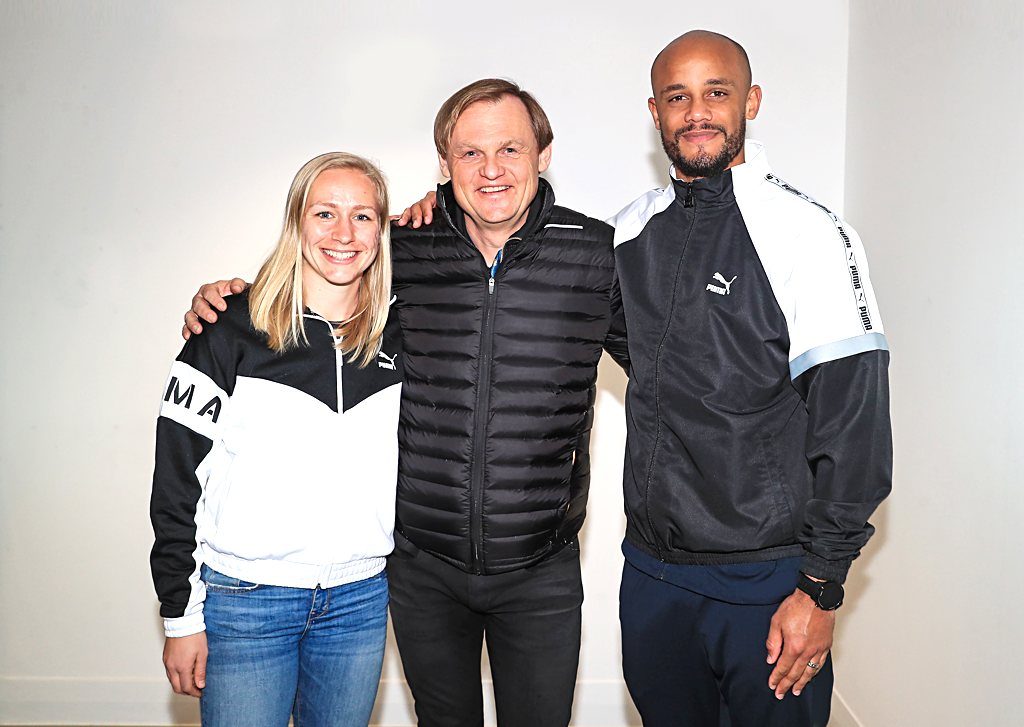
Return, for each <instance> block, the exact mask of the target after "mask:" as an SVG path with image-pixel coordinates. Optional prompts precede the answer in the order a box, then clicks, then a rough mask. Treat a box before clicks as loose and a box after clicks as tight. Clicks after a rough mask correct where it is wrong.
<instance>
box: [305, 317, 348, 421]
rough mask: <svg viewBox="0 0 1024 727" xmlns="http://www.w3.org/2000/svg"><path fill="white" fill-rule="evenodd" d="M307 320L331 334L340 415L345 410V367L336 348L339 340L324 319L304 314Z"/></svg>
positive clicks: (343, 359) (329, 323)
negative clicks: (321, 325)
mask: <svg viewBox="0 0 1024 727" xmlns="http://www.w3.org/2000/svg"><path fill="white" fill-rule="evenodd" d="M303 315H305V316H306V317H308V318H313V319H315V320H318V321H321V322H322V323H324V325H326V326H327V330H329V331H330V332H331V340H332V341H334V346H333V348H334V385H335V387H336V388H337V396H338V413H339V414H341V413H342V412H343V411H344V410H345V396H344V388H343V386H342V368H343V367H344V365H345V355H344V354H343V353H342V352H341V349H339V348H338V344H339V343H341V339H339V338H338V337H337V336H335V335H334V326H332V325H331V322H330V321H329V320H327V319H326V318H324V317H322V316H319V315H317V314H316V313H304V314H303Z"/></svg>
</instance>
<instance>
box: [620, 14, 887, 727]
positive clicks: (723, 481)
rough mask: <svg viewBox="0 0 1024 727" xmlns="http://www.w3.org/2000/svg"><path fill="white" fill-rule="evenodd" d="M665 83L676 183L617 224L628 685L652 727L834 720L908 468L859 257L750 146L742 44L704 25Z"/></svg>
mask: <svg viewBox="0 0 1024 727" xmlns="http://www.w3.org/2000/svg"><path fill="white" fill-rule="evenodd" d="M651 85H652V90H653V96H652V97H651V98H650V100H649V101H648V105H649V107H650V111H651V115H652V117H653V119H654V125H655V127H656V128H657V129H658V131H659V132H660V134H661V139H662V143H663V146H664V149H665V153H666V154H667V155H668V157H669V159H670V160H671V162H672V170H671V179H670V182H669V184H668V186H667V187H665V188H664V189H659V190H655V191H653V192H650V193H648V194H645V195H644V196H643V197H640V198H639V199H637V200H635V201H634V202H633V203H631V204H630V205H628V206H627V207H626V208H625V209H623V210H622V211H621V212H620V213H619V214H618V215H617V216H616V217H615V220H614V224H615V265H616V269H617V271H618V277H619V281H620V285H621V289H622V298H623V306H624V309H625V314H626V324H627V325H626V328H627V330H628V333H629V335H628V341H629V353H630V361H631V372H630V381H629V388H628V391H627V411H628V421H627V451H626V462H625V469H624V493H625V501H626V514H627V531H626V538H625V541H624V543H623V546H622V550H623V553H624V554H625V557H626V562H625V566H624V570H623V578H622V588H621V593H620V616H621V623H622V648H623V667H624V672H625V676H626V683H627V685H628V687H629V691H630V694H631V696H632V697H633V700H634V702H635V703H636V705H637V708H638V709H639V711H640V714H641V715H642V716H643V720H644V724H645V725H646V726H647V727H659V726H661V725H665V726H668V725H673V726H676V725H709V726H711V727H715V726H717V725H719V724H731V725H734V727H735V726H739V725H751V726H754V725H756V726H757V727H765V726H766V725H779V726H783V725H784V726H785V727H800V726H802V725H825V724H826V723H827V721H828V716H829V704H830V698H831V691H832V671H831V662H830V660H829V651H830V648H831V646H832V635H833V629H834V626H835V613H836V611H835V609H836V608H838V607H839V606H840V605H841V604H842V600H843V589H842V583H843V581H844V580H845V578H846V575H847V571H848V570H849V567H850V563H851V561H853V559H854V558H856V557H857V555H858V553H859V552H860V549H861V548H862V547H863V546H864V544H865V543H866V542H867V540H868V538H869V537H870V536H871V533H872V532H873V528H872V526H871V525H870V524H869V523H868V517H869V516H870V515H871V513H872V512H873V511H874V510H875V508H876V507H877V506H878V504H879V503H880V502H881V501H882V500H883V499H884V498H885V496H886V495H887V494H888V492H889V489H890V482H891V474H892V443H891V435H890V424H889V399H888V379H887V367H888V361H889V354H888V346H887V343H886V339H885V336H884V334H883V329H882V322H881V319H880V318H879V315H878V307H877V305H876V303H875V297H874V294H873V292H872V289H871V284H870V282H869V280H868V274H867V273H868V270H867V264H866V261H865V257H864V249H863V247H862V246H861V242H860V240H859V238H858V237H857V234H856V233H855V232H854V230H853V229H852V228H851V227H850V226H849V225H847V224H846V223H845V222H844V221H843V220H841V219H839V218H838V217H837V216H836V215H834V214H833V213H831V212H830V211H829V210H828V209H826V208H825V207H824V206H823V205H821V204H819V203H817V202H815V201H814V200H812V199H811V198H810V197H808V196H807V195H805V194H803V193H801V192H800V191H798V190H797V189H795V188H794V187H792V186H790V185H789V184H787V183H786V182H784V181H782V180H781V179H780V178H779V177H778V176H776V175H775V174H774V173H773V172H772V171H771V169H770V168H769V166H768V162H767V159H766V155H765V151H764V147H763V146H762V145H760V144H758V143H757V142H753V141H746V140H745V136H746V122H747V120H750V119H753V118H755V117H756V116H757V112H758V108H759V106H760V103H761V89H760V88H759V87H758V86H756V85H752V84H751V73H750V65H749V62H748V60H747V54H746V52H745V51H744V50H743V48H742V47H741V46H740V45H739V44H737V43H736V42H735V41H733V40H731V39H729V38H726V37H725V36H722V35H718V34H716V33H710V32H706V31H694V32H691V33H687V34H685V35H683V36H681V37H679V38H677V39H676V40H674V41H673V42H672V43H670V44H669V45H668V46H667V47H666V48H665V49H664V50H663V51H662V52H661V53H660V54H659V55H658V57H657V59H656V60H655V62H654V65H653V67H652V69H651Z"/></svg>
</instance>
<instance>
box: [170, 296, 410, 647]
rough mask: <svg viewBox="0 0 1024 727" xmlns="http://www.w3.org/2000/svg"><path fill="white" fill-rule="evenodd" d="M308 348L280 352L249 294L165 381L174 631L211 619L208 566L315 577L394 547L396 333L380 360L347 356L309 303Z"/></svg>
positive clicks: (288, 580) (375, 567) (393, 326)
mask: <svg viewBox="0 0 1024 727" xmlns="http://www.w3.org/2000/svg"><path fill="white" fill-rule="evenodd" d="M305 327H306V335H307V337H308V339H309V345H308V346H300V347H299V348H296V349H292V350H289V351H287V352H285V353H283V354H278V353H275V352H274V351H273V350H271V349H270V348H269V347H268V346H267V344H266V339H265V337H264V336H263V334H261V333H259V332H257V331H256V330H254V329H253V327H252V324H251V322H250V318H249V303H248V294H247V293H243V294H242V295H239V296H232V298H231V305H230V306H229V307H228V310H227V311H226V312H224V313H222V314H221V315H220V319H219V322H218V323H217V325H215V326H210V327H209V328H207V330H206V331H204V333H203V335H202V336H193V337H192V338H191V339H189V340H188V342H186V344H185V347H184V348H183V349H182V351H181V353H180V354H179V355H178V358H177V360H175V362H174V365H173V366H172V367H171V373H170V376H169V378H168V381H167V385H166V386H165V387H164V394H163V403H162V405H161V408H160V418H159V420H158V422H157V434H156V467H155V472H154V475H153V496H152V501H151V505H150V512H151V517H152V521H153V530H154V533H155V535H156V542H155V544H154V545H153V552H152V555H151V558H150V561H151V565H152V570H153V582H154V584H155V585H156V591H157V595H158V596H159V598H160V604H161V605H160V614H161V615H162V616H163V617H164V629H165V632H166V634H167V635H168V636H187V635H189V634H193V633H197V632H199V631H202V630H204V628H205V627H204V622H203V600H204V598H205V595H206V590H205V587H204V584H203V582H202V581H201V580H200V578H199V569H200V566H201V565H202V564H203V563H206V564H207V565H209V566H210V567H211V568H213V569H214V570H217V571H220V572H222V573H224V574H226V575H229V576H231V577H234V578H240V579H243V580H246V581H252V582H254V583H260V584H265V585H275V586H289V587H295V588H314V587H316V586H318V585H319V586H321V587H323V588H331V587H333V586H338V585H342V584H344V583H350V582H354V581H358V580H362V579H364V578H369V577H370V576H372V575H375V574H376V573H379V572H380V571H381V570H382V569H383V568H384V564H385V556H387V555H388V554H389V553H390V552H391V550H392V547H393V545H394V541H393V539H392V534H393V529H394V511H395V477H396V473H397V468H398V437H397V432H398V412H399V405H400V398H401V382H402V373H403V372H402V356H401V335H400V329H399V325H398V320H397V316H396V315H395V314H394V312H393V311H392V315H391V319H390V320H389V321H388V324H387V328H386V329H385V332H384V338H383V342H382V345H381V351H380V353H379V354H378V356H377V360H376V361H375V362H373V363H371V364H370V365H369V366H367V367H365V368H359V367H358V366H357V365H356V364H355V363H351V362H347V361H344V360H343V357H342V353H341V352H340V351H338V350H337V349H336V348H335V338H334V326H332V324H331V323H329V322H328V321H326V320H325V319H323V318H321V317H319V316H317V315H315V314H313V313H309V312H307V314H306V316H305Z"/></svg>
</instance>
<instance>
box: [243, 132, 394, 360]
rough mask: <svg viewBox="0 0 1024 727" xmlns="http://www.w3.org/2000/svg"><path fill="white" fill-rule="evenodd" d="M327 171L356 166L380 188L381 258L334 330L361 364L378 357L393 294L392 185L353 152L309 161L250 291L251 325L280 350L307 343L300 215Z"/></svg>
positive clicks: (350, 355) (290, 192)
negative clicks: (349, 314) (347, 315)
mask: <svg viewBox="0 0 1024 727" xmlns="http://www.w3.org/2000/svg"><path fill="white" fill-rule="evenodd" d="M328 169H354V170H356V171H359V172H362V173H363V174H365V175H366V177H367V179H369V180H370V181H371V182H373V186H374V188H375V190H376V192H377V208H378V209H377V217H378V225H379V228H380V246H379V249H378V251H377V257H376V259H374V261H373V262H372V263H371V264H370V267H369V268H367V269H366V272H364V273H363V277H362V279H361V280H360V283H359V300H358V303H357V305H356V310H355V312H354V313H353V314H352V317H351V318H349V319H348V320H346V321H343V322H342V323H341V325H340V326H339V327H338V329H337V331H336V335H337V336H340V338H341V343H340V344H339V345H338V348H339V349H341V351H343V352H344V353H345V354H346V355H347V356H348V358H349V360H350V361H355V362H356V363H357V364H358V365H359V367H360V368H362V367H364V366H366V365H368V364H369V363H370V362H371V361H373V360H374V359H375V358H376V357H377V352H378V351H379V350H380V339H381V336H382V335H383V334H384V326H385V324H386V323H387V320H388V305H389V301H390V298H391V239H390V238H391V235H390V227H389V221H390V220H389V218H388V210H389V204H388V188H387V182H385V180H384V175H383V174H381V171H380V170H379V169H378V168H377V167H376V166H374V165H373V164H372V163H371V162H369V161H367V160H366V159H363V158H362V157H358V156H356V155H354V154H347V153H345V152H328V153H327V154H321V155H320V156H318V157H315V158H313V159H310V160H309V161H308V162H306V163H305V164H304V165H303V166H302V169H300V170H299V171H298V173H297V174H296V175H295V179H293V180H292V185H291V187H290V188H289V190H288V201H287V203H286V205H285V212H284V224H283V226H282V228H281V236H280V237H279V238H278V240H277V247H276V248H275V249H274V252H272V253H271V254H270V256H269V257H268V258H267V259H266V261H265V262H264V263H263V266H262V267H261V268H260V272H259V274H258V275H257V276H256V282H254V283H253V284H252V288H251V290H250V291H249V315H250V317H251V318H252V324H253V326H254V327H255V328H256V329H257V330H259V331H262V332H263V333H265V334H267V338H268V343H269V345H270V347H271V348H272V349H274V350H275V351H278V352H282V351H286V350H288V349H289V348H294V347H297V346H300V345H308V344H309V340H308V339H307V338H306V328H305V325H304V324H303V317H302V311H303V305H302V218H303V215H304V213H305V210H306V202H307V197H308V196H309V189H310V187H312V186H313V182H314V181H315V180H316V178H317V177H318V176H319V175H320V173H321V172H324V171H326V170H328Z"/></svg>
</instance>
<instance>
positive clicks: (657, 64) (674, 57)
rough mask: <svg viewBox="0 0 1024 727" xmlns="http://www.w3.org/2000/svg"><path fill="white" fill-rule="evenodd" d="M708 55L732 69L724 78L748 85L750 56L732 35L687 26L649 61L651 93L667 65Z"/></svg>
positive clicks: (655, 91) (656, 93) (749, 79)
mask: <svg viewBox="0 0 1024 727" xmlns="http://www.w3.org/2000/svg"><path fill="white" fill-rule="evenodd" d="M700 57H708V58H713V59H715V60H717V61H718V62H719V63H724V65H725V66H726V67H728V68H730V69H731V70H732V71H733V75H734V77H733V78H731V79H728V80H730V81H732V82H733V83H735V84H736V86H737V87H738V88H741V89H744V90H746V89H748V88H750V83H751V80H752V77H751V74H750V59H749V58H747V51H746V50H744V49H743V46H742V45H740V44H739V43H737V42H736V41H735V40H733V39H732V38H730V37H728V36H725V35H722V34H721V33H712V32H711V31H710V30H691V31H690V32H689V33H683V34H682V35H680V36H679V37H678V38H676V39H675V40H673V41H672V42H671V43H669V44H668V45H667V46H665V47H664V48H663V49H662V51H661V53H659V54H658V56H657V58H655V59H654V63H653V65H651V90H653V91H654V95H655V96H657V95H658V91H659V90H660V88H661V87H662V85H661V83H660V82H661V81H663V80H664V78H663V77H664V75H665V73H666V71H667V69H669V68H671V66H673V65H675V64H677V63H679V62H683V61H685V60H689V59H691V58H700Z"/></svg>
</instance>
